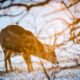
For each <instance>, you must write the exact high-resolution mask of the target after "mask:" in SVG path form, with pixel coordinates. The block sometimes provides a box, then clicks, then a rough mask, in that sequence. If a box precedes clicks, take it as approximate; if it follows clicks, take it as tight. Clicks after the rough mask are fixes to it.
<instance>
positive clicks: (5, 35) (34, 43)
mask: <svg viewBox="0 0 80 80" xmlns="http://www.w3.org/2000/svg"><path fill="white" fill-rule="evenodd" d="M0 45H1V47H2V49H3V53H4V62H5V68H6V72H8V67H7V66H8V63H9V67H10V69H11V70H13V67H12V64H11V55H12V53H14V54H15V53H16V52H17V53H19V54H20V55H22V57H23V59H24V61H25V63H26V64H27V66H28V71H29V72H31V71H33V66H32V61H31V55H34V56H37V57H39V58H42V59H44V60H47V61H49V62H51V63H52V64H55V63H56V62H57V57H56V54H55V52H54V50H52V51H50V50H49V51H46V50H45V48H44V45H43V44H42V42H41V41H39V40H38V39H37V38H36V36H34V34H33V33H32V32H31V31H29V30H25V29H24V28H22V27H21V26H19V25H8V26H7V27H5V28H4V29H2V30H1V32H0Z"/></svg>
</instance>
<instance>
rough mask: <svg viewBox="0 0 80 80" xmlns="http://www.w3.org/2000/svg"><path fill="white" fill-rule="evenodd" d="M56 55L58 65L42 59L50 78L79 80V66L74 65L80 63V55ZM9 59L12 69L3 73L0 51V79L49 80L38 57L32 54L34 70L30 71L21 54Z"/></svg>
mask: <svg viewBox="0 0 80 80" xmlns="http://www.w3.org/2000/svg"><path fill="white" fill-rule="evenodd" d="M57 55H58V54H57ZM57 57H58V62H59V64H58V65H53V66H52V64H51V63H50V62H47V61H45V60H42V62H43V64H44V67H45V69H46V74H47V75H48V76H49V78H50V80H54V79H55V80H80V66H76V65H77V63H78V64H79V63H80V56H78V55H75V57H74V56H71V57H70V56H69V55H64V56H62V55H59V56H57ZM74 58H76V60H77V63H76V61H75V60H73V59H74ZM11 60H12V65H13V68H14V71H13V72H9V73H5V67H4V55H3V54H2V53H1V52H0V80H49V78H48V76H47V75H46V74H45V71H44V69H43V67H42V66H41V64H40V59H39V58H37V57H34V56H32V62H33V67H34V71H32V72H30V73H28V71H27V65H26V64H25V61H24V60H23V58H22V56H19V55H16V56H14V57H12V58H11ZM57 66H58V67H57ZM70 66H72V67H70ZM74 66H75V67H74ZM59 67H60V68H59ZM69 67H70V68H69Z"/></svg>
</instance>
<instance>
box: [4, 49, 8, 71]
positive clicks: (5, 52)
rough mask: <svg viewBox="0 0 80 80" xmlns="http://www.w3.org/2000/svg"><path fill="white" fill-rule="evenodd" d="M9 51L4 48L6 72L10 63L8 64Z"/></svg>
mask: <svg viewBox="0 0 80 80" xmlns="http://www.w3.org/2000/svg"><path fill="white" fill-rule="evenodd" d="M7 59H8V58H7V51H6V50H4V61H5V68H6V72H8V64H7Z"/></svg>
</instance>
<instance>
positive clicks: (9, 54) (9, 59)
mask: <svg viewBox="0 0 80 80" xmlns="http://www.w3.org/2000/svg"><path fill="white" fill-rule="evenodd" d="M8 63H9V67H10V70H11V71H13V67H12V64H11V52H9V53H8Z"/></svg>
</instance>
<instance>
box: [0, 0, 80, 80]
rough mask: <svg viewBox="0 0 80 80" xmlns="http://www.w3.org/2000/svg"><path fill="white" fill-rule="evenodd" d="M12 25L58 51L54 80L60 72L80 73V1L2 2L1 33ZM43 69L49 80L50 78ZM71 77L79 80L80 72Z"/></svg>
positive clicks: (36, 0)
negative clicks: (21, 28) (27, 31)
mask: <svg viewBox="0 0 80 80" xmlns="http://www.w3.org/2000/svg"><path fill="white" fill-rule="evenodd" d="M11 24H17V25H20V26H22V27H23V28H25V29H26V30H30V31H32V33H33V34H34V35H35V36H36V37H37V39H38V40H40V41H41V42H42V43H43V44H44V45H47V46H48V47H51V48H52V49H53V50H54V51H55V53H56V55H57V59H58V62H59V63H58V65H57V66H56V67H55V68H56V69H57V70H56V71H53V74H51V75H54V76H53V79H55V78H56V74H58V73H59V72H60V71H61V70H65V69H74V68H76V69H79V71H80V0H0V30H2V29H3V28H5V27H6V26H7V25H11ZM0 51H1V52H2V49H0ZM0 63H1V60H0ZM63 64H64V65H63ZM42 66H43V65H42ZM43 67H44V66H43ZM43 69H44V72H45V74H46V76H47V78H48V79H49V80H50V79H51V78H50V76H51V75H48V72H47V71H46V70H45V68H43ZM52 69H53V67H52V68H50V69H49V70H52ZM0 70H1V69H0ZM77 72H78V71H77ZM63 74H64V73H63ZM71 75H72V76H70V77H72V78H74V77H77V78H78V79H75V80H79V79H80V72H79V75H75V71H74V73H72V74H71ZM59 77H60V78H61V77H62V76H59ZM42 80H43V79H42Z"/></svg>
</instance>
